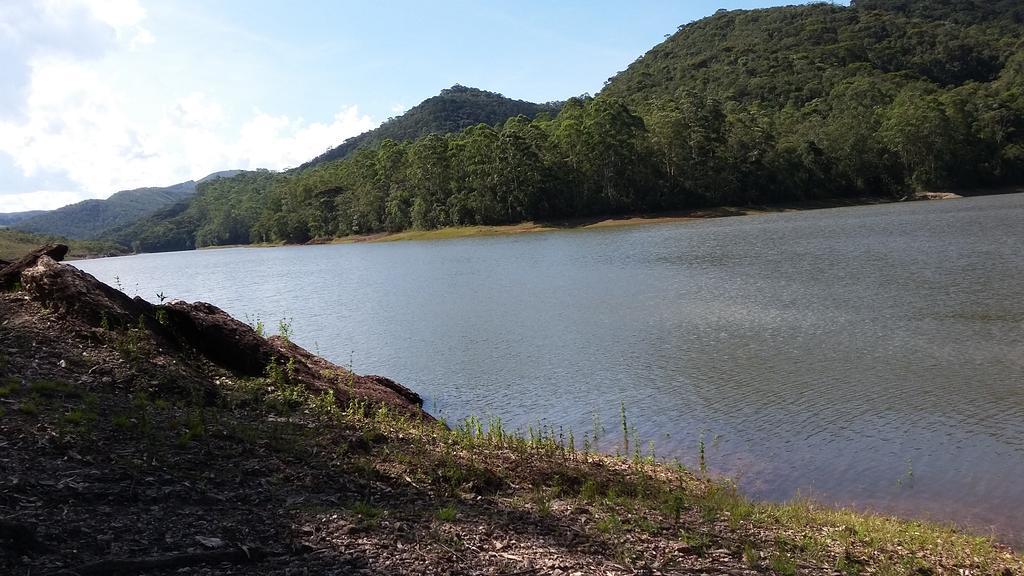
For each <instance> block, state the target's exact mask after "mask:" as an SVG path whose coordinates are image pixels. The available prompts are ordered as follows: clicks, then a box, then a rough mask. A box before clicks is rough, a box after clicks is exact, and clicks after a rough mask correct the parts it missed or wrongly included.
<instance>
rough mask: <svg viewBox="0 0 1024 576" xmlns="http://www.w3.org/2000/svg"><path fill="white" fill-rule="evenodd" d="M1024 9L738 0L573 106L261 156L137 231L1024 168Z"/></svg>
mask: <svg viewBox="0 0 1024 576" xmlns="http://www.w3.org/2000/svg"><path fill="white" fill-rule="evenodd" d="M1022 20H1024V19H1022V18H1021V2H1020V0H1017V1H1015V2H1007V1H997V2H973V1H967V0H935V1H928V2H925V1H923V0H922V1H914V0H902V1H895V0H889V1H886V0H860V1H856V2H854V3H853V4H852V6H849V7H847V6H838V5H832V4H824V3H819V4H811V5H803V6H790V7H780V8H769V9H762V10H749V11H732V12H729V11H720V12H718V13H716V14H715V15H713V16H710V17H708V18H705V19H703V20H700V21H698V22H694V23H692V24H688V25H685V26H682V27H680V28H679V29H678V30H677V31H676V32H675V33H674V34H673V35H672V36H671V37H669V38H668V39H667V40H666V41H665V42H663V43H662V44H660V45H658V46H656V47H654V48H653V49H652V50H651V51H650V52H648V53H647V54H646V55H644V56H643V57H641V58H639V59H638V60H637V61H636V62H634V63H633V64H632V65H631V66H630V67H629V68H628V69H627V70H625V71H624V72H621V73H619V74H618V75H616V76H615V77H613V78H612V79H610V80H609V81H608V83H607V85H606V88H605V89H604V90H603V91H602V92H601V93H600V94H599V95H598V96H597V97H595V98H590V97H583V98H571V99H569V100H568V101H567V102H566V103H565V104H564V105H563V106H562V107H561V109H560V111H559V112H558V114H557V115H554V116H549V115H547V114H541V115H538V116H536V117H534V118H532V119H531V118H530V117H527V116H516V117H513V118H510V119H508V120H507V121H505V122H504V123H503V124H500V125H489V124H487V123H481V124H477V125H474V126H471V127H469V128H466V129H464V130H462V131H461V132H457V133H449V134H438V133H432V134H429V135H426V136H422V137H419V138H417V139H415V140H414V141H411V142H410V141H400V140H396V139H391V138H388V139H384V140H382V141H381V142H380V143H378V144H375V145H367V146H364V147H361V148H358V149H357V150H355V151H354V152H351V153H350V154H349V155H348V156H346V157H345V158H344V159H341V160H335V161H330V162H326V161H323V162H321V163H318V164H315V165H313V164H311V165H308V166H307V167H306V168H305V169H302V170H294V171H290V172H286V173H281V174H278V173H273V172H267V171H258V172H247V173H244V174H242V175H240V176H238V177H236V178H230V179H225V180H221V181H217V182H213V183H210V184H208V185H204V186H203V187H201V189H200V192H199V194H198V195H197V196H196V198H195V200H194V201H193V202H192V203H191V205H189V206H181V207H177V208H175V209H174V210H168V211H166V212H165V213H163V214H162V215H160V216H159V217H157V216H154V217H153V218H151V219H149V220H147V221H146V222H144V223H142V224H139V225H138V226H137V227H136V228H135V229H134V230H129V231H126V234H125V235H124V236H121V237H120V239H121V240H122V241H131V242H132V243H133V246H134V247H135V248H137V249H140V250H144V251H145V250H167V249H186V248H192V247H199V246H205V245H218V244H235V243H246V242H305V241H307V240H310V239H311V238H317V237H332V236H343V235H348V234H364V233H372V232H380V231H398V230H403V229H406V228H421V229H429V228H437V227H443V226H456V225H473V224H500V223H510V222H517V221H523V220H533V219H552V218H571V217H580V216H591V215H595V214H615V213H629V212H656V211H665V210H678V209H685V208H693V207H703V206H713V205H729V204H731V205H744V204H770V203H779V202H794V201H803V200H814V199H822V198H829V197H844V196H855V197H863V196H890V197H896V198H902V197H905V196H908V195H910V194H912V193H914V192H915V191H923V190H942V189H965V188H970V189H982V188H994V187H1000V186H1008V185H1019V184H1021V183H1024V50H1022V46H1024V25H1022ZM555 65H557V64H555ZM410 134H411V133H410Z"/></svg>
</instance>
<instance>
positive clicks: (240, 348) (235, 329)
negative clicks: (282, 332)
mask: <svg viewBox="0 0 1024 576" xmlns="http://www.w3.org/2000/svg"><path fill="white" fill-rule="evenodd" d="M159 308H160V309H161V310H164V311H165V312H166V315H167V322H168V324H169V325H170V327H171V330H172V331H173V332H174V333H175V335H176V336H177V338H179V339H182V340H184V341H186V342H188V343H189V344H191V345H192V346H193V347H194V348H195V349H196V350H198V351H199V352H201V353H202V354H203V356H206V357H207V358H209V359H210V360H212V361H213V362H214V363H216V364H219V365H221V366H223V367H225V368H227V369H229V370H231V371H233V372H237V373H240V374H243V375H246V376H262V375H263V373H264V372H265V371H266V369H267V365H268V364H269V363H270V361H271V360H273V359H275V356H277V354H275V352H276V351H275V349H274V347H273V346H271V345H270V344H269V343H268V342H267V340H266V339H265V338H262V337H260V335H259V334H257V333H256V331H255V330H253V329H252V327H251V326H249V325H248V324H246V323H244V322H240V321H239V320H236V319H234V318H232V317H231V315H229V314H228V313H227V312H225V311H223V310H221V309H220V308H218V307H216V306H214V305H213V304H207V303H205V302H195V303H191V304H190V303H188V302H182V301H181V300H174V301H172V302H168V303H167V304H164V305H162V306H160V307H159Z"/></svg>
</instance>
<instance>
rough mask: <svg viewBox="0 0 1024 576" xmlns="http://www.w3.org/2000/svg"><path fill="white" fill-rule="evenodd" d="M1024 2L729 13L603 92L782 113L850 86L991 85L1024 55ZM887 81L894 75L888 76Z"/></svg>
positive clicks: (689, 29) (871, 2) (860, 4)
mask: <svg viewBox="0 0 1024 576" xmlns="http://www.w3.org/2000/svg"><path fill="white" fill-rule="evenodd" d="M1022 22H1024V2H1021V0H1002V1H998V0H997V1H994V2H991V1H988V0H977V1H974V0H860V1H857V0H854V1H853V2H852V7H851V8H844V7H837V6H833V5H830V4H815V5H810V6H790V7H784V8H773V9H769V10H750V11H735V12H726V11H719V13H717V14H716V15H714V16H712V17H710V18H705V19H703V20H700V21H698V22H695V23H692V24H689V25H685V26H682V27H680V28H679V30H678V31H677V32H676V33H675V34H674V35H672V36H671V37H670V38H669V39H668V40H666V41H665V42H663V43H661V44H659V45H658V46H656V47H655V48H653V49H652V50H651V51H650V52H648V53H647V54H646V55H644V56H643V57H642V58H640V59H638V60H637V61H636V62H634V63H633V64H632V65H631V66H630V67H629V68H628V69H627V70H626V71H624V72H621V73H619V74H618V75H616V76H614V77H613V78H611V79H610V80H609V81H608V83H607V84H606V86H605V88H604V90H603V91H602V95H604V96H610V97H616V98H622V99H624V100H626V101H627V102H630V103H631V104H634V105H637V106H644V105H646V104H647V103H650V102H652V101H660V100H666V99H672V98H674V97H676V96H677V94H678V92H679V91H680V90H690V91H698V92H704V93H709V94H712V95H714V96H716V97H719V98H722V99H724V100H726V101H735V102H740V103H746V104H749V103H753V102H757V103H760V104H763V105H767V106H771V107H773V108H778V107H782V106H798V107H799V106H804V105H806V104H808V103H811V102H813V101H815V100H816V99H831V97H832V96H834V94H833V91H835V90H836V89H837V88H839V89H841V88H842V87H843V86H844V85H846V84H848V82H849V81H850V80H853V79H858V78H860V79H868V80H871V81H878V80H882V81H884V82H885V83H886V84H888V85H890V86H892V87H895V88H899V87H902V86H904V85H906V84H907V83H908V82H911V81H919V82H923V83H927V84H928V85H930V87H932V88H949V87H955V86H961V85H963V84H966V83H968V82H978V83H987V82H991V81H993V80H995V79H997V78H998V77H999V74H1000V72H1001V71H1002V70H1003V68H1004V66H1005V65H1006V63H1007V61H1008V60H1009V59H1010V58H1011V57H1012V56H1013V55H1014V54H1015V53H1018V52H1019V48H1020V46H1019V42H1020V33H1021V31H1022V29H1021V23H1022ZM886 75H894V76H892V77H888V78H886Z"/></svg>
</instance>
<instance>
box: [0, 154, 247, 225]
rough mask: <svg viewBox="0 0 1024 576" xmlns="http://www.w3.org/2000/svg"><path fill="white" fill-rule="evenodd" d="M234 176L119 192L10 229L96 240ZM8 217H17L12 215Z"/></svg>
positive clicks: (45, 213)
mask: <svg viewBox="0 0 1024 576" xmlns="http://www.w3.org/2000/svg"><path fill="white" fill-rule="evenodd" d="M238 173H239V170H226V171H223V172H215V173H213V174H210V175H209V176H206V177H205V178H202V179H200V180H198V181H194V180H189V181H188V182H181V183H179V184H174V185H172V186H165V187H152V188H137V189H135V190H123V191H121V192H118V193H116V194H114V195H113V196H111V197H109V198H107V199H105V200H84V201H82V202H78V203H76V204H70V205H68V206H64V207H63V208H58V209H56V210H49V211H43V212H39V213H36V214H35V215H33V216H31V217H28V218H21V219H19V220H18V221H17V222H15V223H14V224H13V227H14V228H17V229H19V230H23V231H26V232H33V233H36V234H44V235H49V236H59V237H64V238H72V239H78V240H91V239H96V238H98V237H100V236H101V235H103V234H104V233H105V232H107V231H108V230H110V229H111V228H117V227H122V226H126V225H129V224H132V223H134V222H136V221H138V220H139V219H140V218H142V217H144V216H148V215H149V214H152V213H153V212H155V211H157V210H159V209H160V208H163V207H165V206H167V205H169V204H173V203H175V202H181V201H183V200H186V199H187V198H189V197H191V196H192V195H193V194H195V192H196V187H197V186H198V184H200V183H203V182H208V181H213V180H217V179H218V178H229V177H231V176H234V175H236V174H238ZM10 216H15V217H17V215H16V214H12V215H10Z"/></svg>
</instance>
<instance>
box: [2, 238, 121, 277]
mask: <svg viewBox="0 0 1024 576" xmlns="http://www.w3.org/2000/svg"><path fill="white" fill-rule="evenodd" d="M56 242H64V243H66V244H68V246H69V247H70V248H71V250H70V252H69V255H70V257H71V258H91V257H96V256H120V255H123V254H126V253H127V250H126V249H125V248H124V246H121V245H118V244H115V243H113V242H109V241H102V240H72V241H68V240H66V239H64V238H59V237H55V236H42V235H39V234H32V233H29V232H22V231H21V230H12V229H9V228H0V261H6V262H12V261H14V260H16V259H17V258H19V257H21V256H23V255H24V254H26V253H27V252H30V251H31V250H33V249H34V248H37V247H39V246H42V245H44V244H53V243H56ZM0 268H3V266H2V265H0Z"/></svg>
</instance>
